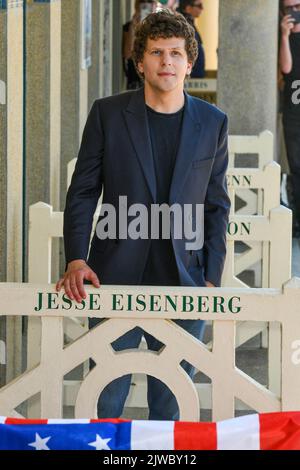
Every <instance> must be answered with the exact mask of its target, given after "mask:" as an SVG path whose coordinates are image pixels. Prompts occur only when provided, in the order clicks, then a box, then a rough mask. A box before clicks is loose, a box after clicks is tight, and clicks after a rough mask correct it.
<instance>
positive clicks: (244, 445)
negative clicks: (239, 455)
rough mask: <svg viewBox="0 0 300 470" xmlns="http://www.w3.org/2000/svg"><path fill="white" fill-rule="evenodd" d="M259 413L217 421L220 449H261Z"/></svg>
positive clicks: (218, 445)
mask: <svg viewBox="0 0 300 470" xmlns="http://www.w3.org/2000/svg"><path fill="white" fill-rule="evenodd" d="M259 442H260V439H259V416H258V414H253V415H247V416H242V417H240V418H234V419H228V420H226V421H220V422H219V423H217V449H218V450H259V448H260V445H259Z"/></svg>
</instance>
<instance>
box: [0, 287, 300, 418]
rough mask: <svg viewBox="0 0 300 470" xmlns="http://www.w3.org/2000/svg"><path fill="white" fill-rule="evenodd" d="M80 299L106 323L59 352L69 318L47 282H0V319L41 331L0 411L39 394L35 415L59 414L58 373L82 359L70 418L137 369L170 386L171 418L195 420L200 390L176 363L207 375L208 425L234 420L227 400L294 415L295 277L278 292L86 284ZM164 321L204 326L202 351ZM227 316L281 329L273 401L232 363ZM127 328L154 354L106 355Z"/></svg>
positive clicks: (299, 361) (0, 393)
mask: <svg viewBox="0 0 300 470" xmlns="http://www.w3.org/2000/svg"><path fill="white" fill-rule="evenodd" d="M87 293H88V299H87V302H86V305H85V309H84V314H85V315H86V316H91V317H103V316H104V315H105V317H106V318H107V319H108V320H107V321H105V322H103V323H102V324H101V325H98V326H97V327H95V328H94V329H93V330H91V331H89V332H86V333H85V334H84V335H83V336H82V337H80V338H79V339H77V340H75V341H74V342H73V343H72V344H70V345H67V346H64V341H63V318H70V317H75V316H77V315H78V314H79V310H77V309H76V305H75V304H74V303H73V304H72V305H71V307H70V306H69V304H67V303H66V301H65V300H64V298H63V294H62V293H60V294H58V293H56V292H55V291H54V286H53V285H45V284H13V283H1V284H0V314H1V315H7V316H14V315H26V316H28V317H29V318H35V319H37V318H39V319H41V325H42V328H41V354H40V357H39V360H38V361H37V364H36V365H35V366H32V367H30V368H29V369H28V370H27V371H26V372H25V373H24V374H22V375H21V376H20V377H18V378H17V379H15V380H14V381H12V382H11V383H9V384H7V385H6V386H4V387H2V388H1V389H0V415H3V416H9V415H15V414H16V412H15V409H16V407H17V406H18V405H19V404H20V403H23V402H24V401H26V400H28V399H30V397H32V396H35V395H36V394H40V405H41V408H40V415H41V416H42V417H44V418H61V417H62V416H63V412H62V410H63V391H64V390H63V388H64V376H65V375H66V374H67V373H68V372H69V371H71V370H72V369H74V368H75V367H76V366H78V365H79V364H82V363H83V362H85V361H86V360H88V359H89V358H93V360H94V361H95V363H96V367H95V368H94V369H93V370H92V371H91V372H90V373H89V374H88V375H87V376H86V377H85V378H84V380H83V381H82V383H81V384H80V387H79V390H78V395H77V398H76V405H75V417H76V418H90V417H95V416H96V405H97V400H98V397H99V394H100V393H101V391H102V390H103V389H104V387H105V386H106V385H107V384H108V383H110V382H111V381H112V380H113V379H115V378H117V377H119V376H122V375H124V374H128V373H145V374H149V375H153V376H155V377H157V378H158V379H160V380H162V381H163V382H164V383H166V385H167V386H168V387H169V388H170V389H171V391H172V392H173V393H174V395H175V397H176V398H177V401H178V405H179V408H180V419H182V420H192V421H197V420H199V409H200V406H201V396H202V389H201V388H198V389H197V387H196V386H195V384H193V383H192V381H191V380H190V379H189V377H188V376H187V375H186V374H185V372H184V371H183V369H182V368H181V367H180V363H181V361H182V360H186V361H188V362H189V363H191V364H192V365H194V366H195V367H196V368H197V369H198V370H200V371H202V372H203V373H204V374H205V375H207V376H208V377H210V378H211V381H212V384H211V385H209V384H208V385H207V387H210V390H211V405H212V410H213V414H212V419H213V420H214V421H218V420H222V419H227V418H231V417H233V416H234V408H235V407H234V402H235V398H238V399H240V400H242V401H243V402H244V403H246V404H247V405H249V406H250V407H251V408H253V409H254V410H256V411H257V412H271V411H280V410H282V411H287V410H293V411H296V410H299V409H300V279H298V278H294V279H292V280H290V281H289V282H288V283H287V284H286V285H285V286H284V288H283V289H240V288H213V289H208V288H193V287H159V288H158V287H145V286H143V288H142V289H141V287H139V286H136V287H135V286H102V287H101V288H100V289H94V288H93V287H89V288H88V289H87ZM138 295H139V296H142V297H140V298H139V300H141V298H142V299H143V300H144V301H145V305H146V307H145V309H144V311H140V312H139V311H137V308H136V307H137V303H136V299H137V296H138ZM128 296H132V297H131V300H132V305H133V306H134V307H133V311H129V310H128V304H127V302H128V298H129V297H128ZM41 303H42V307H41V308H40V307H39V304H41ZM191 305H193V306H194V308H193V309H192V308H191V307H190V306H191ZM221 306H222V307H221ZM69 307H70V308H69ZM121 307H122V308H123V309H122V310H120V309H121ZM80 315H83V311H82V310H81V311H80ZM169 319H203V320H211V321H212V322H213V345H212V349H211V350H209V349H208V348H207V347H206V346H205V345H204V344H203V343H201V342H199V341H198V340H196V339H195V338H193V337H192V336H190V335H189V334H188V333H186V332H185V331H184V330H182V329H181V328H180V327H178V326H177V325H175V324H174V323H172V322H170V321H169ZM237 320H238V321H239V322H248V321H250V320H251V321H254V322H260V321H265V322H269V323H272V322H279V323H280V324H281V332H282V342H281V344H282V349H281V353H282V364H281V377H282V379H281V380H282V382H281V394H280V396H277V395H276V394H274V393H273V392H271V391H270V390H268V389H266V388H265V387H263V386H262V385H261V384H259V383H257V382H256V381H255V380H253V379H252V378H250V377H248V376H247V375H246V374H245V373H244V372H242V371H241V370H239V369H238V368H237V367H236V365H235V336H236V332H235V325H236V321H237ZM135 326H139V327H141V328H143V329H145V330H146V331H148V332H149V333H150V334H152V335H154V336H155V337H156V338H158V339H159V340H160V341H161V342H162V343H163V344H165V347H164V348H162V350H161V351H160V352H159V353H154V352H151V351H142V350H138V349H133V350H126V351H123V352H117V353H116V352H115V351H114V350H113V348H112V347H111V346H110V344H111V342H112V341H114V340H115V339H117V338H118V337H120V336H121V335H123V334H124V333H125V332H126V331H128V330H130V329H132V328H133V327H135Z"/></svg>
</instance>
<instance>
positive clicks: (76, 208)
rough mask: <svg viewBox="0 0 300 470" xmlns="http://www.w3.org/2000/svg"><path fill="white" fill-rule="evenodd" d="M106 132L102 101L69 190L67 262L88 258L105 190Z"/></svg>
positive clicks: (90, 122) (94, 109)
mask: <svg viewBox="0 0 300 470" xmlns="http://www.w3.org/2000/svg"><path fill="white" fill-rule="evenodd" d="M103 153H104V135H103V129H102V126H101V122H100V116H99V103H98V102H97V101H95V102H94V104H93V106H92V108H91V111H90V113H89V115H88V118H87V122H86V125H85V128H84V131H83V135H82V141H81V145H80V150H79V154H78V159H77V162H76V166H75V171H74V173H73V176H72V181H71V185H70V187H69V189H68V192H67V197H66V206H65V211H64V246H65V257H66V263H69V262H70V261H73V260H75V259H84V260H86V259H87V255H88V249H89V242H90V236H91V230H92V225H93V216H94V213H95V210H96V207H97V203H98V200H99V197H100V195H101V192H102V179H103V172H102V166H103Z"/></svg>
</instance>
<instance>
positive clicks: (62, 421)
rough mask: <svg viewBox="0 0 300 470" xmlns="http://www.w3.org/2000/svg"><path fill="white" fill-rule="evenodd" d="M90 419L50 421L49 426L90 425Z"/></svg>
mask: <svg viewBox="0 0 300 470" xmlns="http://www.w3.org/2000/svg"><path fill="white" fill-rule="evenodd" d="M90 422H91V420H90V419H48V424H89V423H90Z"/></svg>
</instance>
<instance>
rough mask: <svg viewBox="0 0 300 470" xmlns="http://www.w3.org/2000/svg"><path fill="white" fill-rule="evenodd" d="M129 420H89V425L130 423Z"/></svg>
mask: <svg viewBox="0 0 300 470" xmlns="http://www.w3.org/2000/svg"><path fill="white" fill-rule="evenodd" d="M130 422H131V419H115V418H105V419H91V423H113V424H118V423H130Z"/></svg>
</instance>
